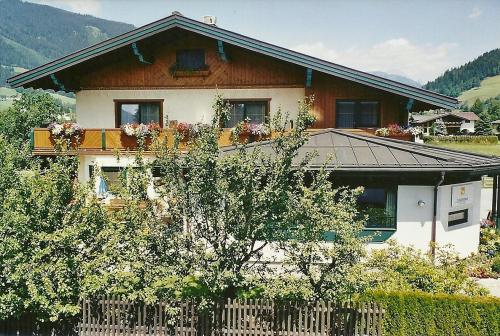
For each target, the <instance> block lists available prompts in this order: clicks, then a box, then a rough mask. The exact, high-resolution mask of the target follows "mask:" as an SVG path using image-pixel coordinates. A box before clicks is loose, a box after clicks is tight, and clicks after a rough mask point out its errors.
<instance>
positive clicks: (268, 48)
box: [8, 14, 458, 108]
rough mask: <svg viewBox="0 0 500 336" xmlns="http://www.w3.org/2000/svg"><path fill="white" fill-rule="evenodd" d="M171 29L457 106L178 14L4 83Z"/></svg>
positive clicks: (436, 96) (19, 82) (18, 82)
mask: <svg viewBox="0 0 500 336" xmlns="http://www.w3.org/2000/svg"><path fill="white" fill-rule="evenodd" d="M172 28H181V29H184V30H188V31H191V32H194V33H197V34H200V35H204V36H207V37H210V38H213V39H216V40H217V41H222V42H224V43H229V44H232V45H235V46H238V47H241V48H245V49H248V50H251V51H255V52H258V53H261V54H264V55H268V56H271V57H274V58H277V59H280V60H283V61H286V62H290V63H293V64H297V65H299V66H303V67H305V68H306V69H311V70H314V71H319V72H322V73H326V74H329V75H333V76H336V77H340V78H344V79H347V80H350V81H353V82H357V83H361V84H364V85H367V86H370V87H374V88H377V89H380V90H383V91H387V92H392V93H394V94H398V95H401V96H404V97H408V98H412V99H415V100H418V101H422V102H426V103H429V104H433V105H435V106H439V107H443V108H455V107H456V106H457V104H458V101H457V99H455V98H452V97H448V96H445V95H441V94H438V93H435V92H432V91H428V90H424V89H421V88H417V87H414V86H410V85H406V84H403V83H400V82H396V81H393V80H389V79H385V78H382V77H379V76H376V75H372V74H369V73H366V72H363V71H359V70H354V69H351V68H348V67H345V66H342V65H338V64H335V63H331V62H327V61H324V60H321V59H318V58H315V57H312V56H308V55H304V54H301V53H299V52H296V51H292V50H289V49H285V48H282V47H278V46H276V45H272V44H269V43H266V42H262V41H259V40H256V39H253V38H250V37H247V36H243V35H240V34H237V33H234V32H231V31H228V30H225V29H222V28H219V27H217V26H214V25H209V24H205V23H203V22H199V21H196V20H193V19H189V18H186V17H184V16H182V15H178V14H174V15H171V16H168V17H166V18H164V19H161V20H158V21H155V22H153V23H150V24H147V25H145V26H143V27H140V28H137V29H134V30H132V31H130V32H128V33H125V34H122V35H119V36H117V37H114V38H111V39H109V40H106V41H103V42H100V43H97V44H95V45H93V46H91V47H88V48H85V49H82V50H80V51H77V52H74V53H72V54H69V55H67V56H65V57H62V58H59V59H57V60H55V61H52V62H49V63H47V64H45V65H42V66H39V67H37V68H34V69H32V70H29V71H27V72H24V73H22V74H19V75H16V76H13V77H11V78H9V79H8V83H9V84H10V85H11V86H12V87H19V86H23V85H25V84H28V83H30V82H33V81H35V80H37V79H40V78H43V77H47V76H50V75H52V74H55V73H57V72H58V71H61V70H63V69H66V68H69V67H71V66H73V65H76V64H79V63H82V62H85V61H87V60H90V59H92V58H94V57H97V56H99V55H103V54H105V53H107V52H110V51H112V50H115V49H118V48H121V47H124V46H129V45H131V44H133V43H135V42H137V41H140V40H142V39H145V38H147V37H150V36H153V35H155V34H158V33H160V32H163V31H166V30H169V29H172Z"/></svg>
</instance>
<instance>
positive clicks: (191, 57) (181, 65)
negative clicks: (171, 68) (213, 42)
mask: <svg viewBox="0 0 500 336" xmlns="http://www.w3.org/2000/svg"><path fill="white" fill-rule="evenodd" d="M176 56H177V57H176V61H175V67H176V70H187V71H197V70H205V69H206V64H205V50H203V49H184V50H178V51H177V55H176Z"/></svg>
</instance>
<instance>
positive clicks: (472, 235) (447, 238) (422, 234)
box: [370, 181, 482, 257]
mask: <svg viewBox="0 0 500 336" xmlns="http://www.w3.org/2000/svg"><path fill="white" fill-rule="evenodd" d="M465 184H470V185H471V190H472V202H471V203H469V204H465V205H461V206H455V207H453V206H452V203H451V198H452V196H451V190H452V187H453V186H459V185H462V184H453V185H444V186H441V187H439V189H438V209H437V220H436V243H437V244H438V245H439V246H444V245H448V244H451V245H453V246H454V248H455V250H456V251H457V252H458V253H459V254H460V256H462V257H466V256H468V255H469V254H471V253H475V252H477V249H478V246H479V230H480V220H481V187H482V185H481V182H480V181H475V182H468V183H465ZM433 198H434V187H433V186H403V185H402V186H399V187H398V204H397V207H398V208H397V218H398V220H397V231H396V233H395V234H394V235H393V236H392V237H391V238H392V239H395V240H396V241H397V242H398V243H400V244H402V245H407V246H414V247H416V248H419V249H421V250H424V251H427V250H428V249H429V243H430V241H431V233H432V215H433ZM419 201H424V202H425V206H423V207H419V206H418V202H419ZM462 209H468V211H469V214H468V216H469V217H468V222H467V223H464V224H460V225H455V226H451V227H450V226H448V213H449V212H451V211H457V210H462ZM383 246H385V244H383V243H382V244H370V247H371V248H380V247H383Z"/></svg>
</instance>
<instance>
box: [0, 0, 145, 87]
mask: <svg viewBox="0 0 500 336" xmlns="http://www.w3.org/2000/svg"><path fill="white" fill-rule="evenodd" d="M134 28H135V27H134V26H133V25H131V24H127V23H122V22H115V21H109V20H104V19H99V18H96V17H93V16H90V15H81V14H76V13H72V12H68V11H65V10H62V9H58V8H54V7H50V6H46V5H38V4H33V3H29V2H23V1H20V0H0V65H4V66H9V67H12V66H15V67H22V68H28V69H29V68H33V67H36V66H39V65H41V64H43V63H45V62H48V61H50V60H53V59H56V58H59V57H61V56H64V55H66V54H69V53H71V52H74V51H76V50H79V49H82V48H85V47H87V46H89V45H91V44H94V43H97V42H100V41H103V40H105V39H108V38H110V37H113V36H116V35H119V34H122V33H124V32H127V31H130V30H132V29H134ZM5 69H9V71H10V70H13V69H10V68H8V67H7V68H6V67H4V71H5ZM3 77H4V76H2V79H3ZM1 84H2V83H0V85H1Z"/></svg>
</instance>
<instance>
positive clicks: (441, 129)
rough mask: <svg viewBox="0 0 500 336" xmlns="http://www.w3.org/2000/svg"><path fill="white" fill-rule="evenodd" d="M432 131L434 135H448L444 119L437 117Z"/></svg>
mask: <svg viewBox="0 0 500 336" xmlns="http://www.w3.org/2000/svg"><path fill="white" fill-rule="evenodd" d="M431 133H432V134H433V135H446V134H448V130H447V129H446V125H445V124H444V121H443V120H442V119H437V120H436V121H435V122H434V123H433V124H432V126H431Z"/></svg>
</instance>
